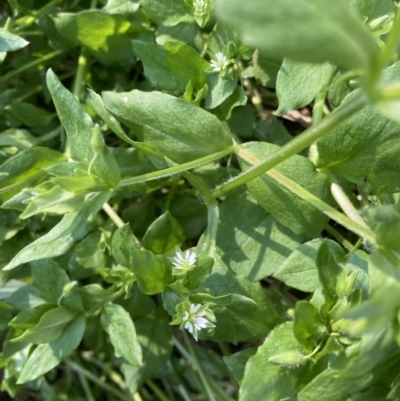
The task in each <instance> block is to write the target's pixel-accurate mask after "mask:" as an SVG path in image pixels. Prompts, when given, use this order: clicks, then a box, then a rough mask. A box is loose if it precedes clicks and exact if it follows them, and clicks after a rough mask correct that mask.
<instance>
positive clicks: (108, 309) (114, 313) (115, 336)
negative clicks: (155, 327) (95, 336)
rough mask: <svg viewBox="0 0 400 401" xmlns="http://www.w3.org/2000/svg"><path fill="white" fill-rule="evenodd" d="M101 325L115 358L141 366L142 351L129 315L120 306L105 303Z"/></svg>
mask: <svg viewBox="0 0 400 401" xmlns="http://www.w3.org/2000/svg"><path fill="white" fill-rule="evenodd" d="M101 324H102V326H103V328H104V330H106V331H107V333H108V334H109V336H110V340H111V343H112V345H113V346H114V350H115V356H117V357H122V358H125V359H126V360H127V361H128V362H129V363H130V364H131V365H132V366H141V365H142V350H141V348H140V344H139V342H138V340H137V337H136V330H135V326H134V324H133V322H132V319H131V317H130V315H129V313H128V312H127V311H126V310H125V309H124V308H123V307H122V306H121V305H115V304H113V303H107V304H105V305H104V306H103V308H102V312H101Z"/></svg>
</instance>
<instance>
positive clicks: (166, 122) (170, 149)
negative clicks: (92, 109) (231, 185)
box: [103, 90, 232, 163]
mask: <svg viewBox="0 0 400 401" xmlns="http://www.w3.org/2000/svg"><path fill="white" fill-rule="evenodd" d="M103 100H104V105H105V107H106V108H107V109H108V110H109V111H110V112H111V113H112V114H114V115H115V116H116V117H117V118H118V119H120V120H121V121H122V122H124V123H125V124H126V125H127V126H129V127H130V128H131V129H133V130H134V131H135V132H136V133H137V134H138V135H139V136H141V137H142V138H143V140H144V142H146V143H148V144H150V145H153V146H154V147H155V148H156V149H157V150H158V151H160V152H162V153H163V154H164V155H165V156H167V157H169V158H170V159H172V160H173V161H175V162H177V163H185V162H188V161H191V160H195V159H198V158H200V157H203V156H207V155H209V154H212V153H215V152H218V151H221V150H224V149H226V148H227V147H229V146H232V138H231V137H230V135H229V133H228V132H227V131H226V129H225V128H224V126H223V125H222V123H221V122H220V121H219V120H218V119H217V118H216V117H214V116H213V115H211V114H209V113H208V112H206V111H205V110H202V109H200V108H199V107H197V106H194V105H192V104H189V103H187V102H186V101H184V100H182V99H177V98H174V97H172V96H169V95H166V94H163V93H160V92H151V93H146V92H141V91H138V90H133V91H131V92H127V93H113V92H104V93H103ZM187 121H190V124H188V123H187Z"/></svg>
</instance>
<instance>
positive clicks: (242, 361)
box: [222, 347, 257, 384]
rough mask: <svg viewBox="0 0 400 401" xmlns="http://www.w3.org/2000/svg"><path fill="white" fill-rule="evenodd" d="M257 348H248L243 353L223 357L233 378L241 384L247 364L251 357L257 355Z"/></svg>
mask: <svg viewBox="0 0 400 401" xmlns="http://www.w3.org/2000/svg"><path fill="white" fill-rule="evenodd" d="M256 352H257V347H250V348H246V349H245V350H243V351H239V352H236V353H235V354H233V355H228V356H223V357H222V359H223V361H224V362H225V365H226V366H227V367H228V369H229V370H230V372H231V373H232V374H233V377H234V378H235V379H236V380H237V382H238V383H239V384H241V383H242V380H243V376H244V372H245V368H246V364H247V362H248V360H249V358H250V357H252V356H253V355H255V354H256Z"/></svg>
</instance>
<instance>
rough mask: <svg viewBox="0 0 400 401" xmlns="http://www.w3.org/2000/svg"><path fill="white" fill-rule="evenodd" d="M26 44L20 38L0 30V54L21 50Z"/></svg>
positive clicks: (2, 29)
mask: <svg viewBox="0 0 400 401" xmlns="http://www.w3.org/2000/svg"><path fill="white" fill-rule="evenodd" d="M28 44H29V42H27V41H26V40H25V39H23V38H21V37H20V36H18V35H14V34H13V33H11V32H9V31H7V30H6V29H4V28H0V52H9V51H14V50H18V49H22V48H23V47H25V46H27V45H28Z"/></svg>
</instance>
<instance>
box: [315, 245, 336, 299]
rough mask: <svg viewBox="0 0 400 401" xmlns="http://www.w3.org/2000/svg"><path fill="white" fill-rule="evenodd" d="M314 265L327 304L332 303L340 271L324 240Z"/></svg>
mask: <svg viewBox="0 0 400 401" xmlns="http://www.w3.org/2000/svg"><path fill="white" fill-rule="evenodd" d="M315 264H316V266H317V268H318V277H319V280H320V282H321V284H322V289H323V293H324V296H325V298H326V300H327V301H328V302H333V301H334V300H335V299H336V297H337V294H336V284H337V280H338V277H339V275H340V273H341V271H342V269H341V268H340V266H339V265H338V264H337V263H336V260H335V257H334V255H333V254H332V252H331V251H330V249H329V245H328V242H327V241H326V240H324V241H323V242H322V244H321V246H320V247H319V250H318V253H317V257H316V259H315Z"/></svg>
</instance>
